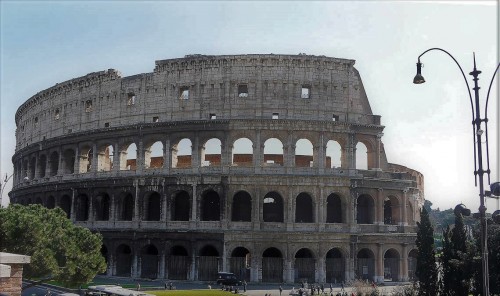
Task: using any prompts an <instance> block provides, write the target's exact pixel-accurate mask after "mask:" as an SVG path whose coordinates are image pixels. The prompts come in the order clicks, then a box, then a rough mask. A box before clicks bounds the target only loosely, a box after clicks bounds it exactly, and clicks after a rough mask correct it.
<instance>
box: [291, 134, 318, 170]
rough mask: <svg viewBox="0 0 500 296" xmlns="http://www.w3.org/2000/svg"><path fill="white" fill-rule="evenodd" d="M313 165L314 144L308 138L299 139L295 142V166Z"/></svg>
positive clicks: (308, 166)
mask: <svg viewBox="0 0 500 296" xmlns="http://www.w3.org/2000/svg"><path fill="white" fill-rule="evenodd" d="M313 165H314V150H313V144H312V143H311V141H309V140H308V139H299V140H298V141H297V142H296V143H295V166H296V167H301V168H312V167H313Z"/></svg>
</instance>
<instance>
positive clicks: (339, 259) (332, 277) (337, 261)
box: [326, 248, 345, 284]
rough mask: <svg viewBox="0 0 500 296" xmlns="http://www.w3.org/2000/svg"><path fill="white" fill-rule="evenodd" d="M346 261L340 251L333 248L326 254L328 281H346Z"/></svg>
mask: <svg viewBox="0 0 500 296" xmlns="http://www.w3.org/2000/svg"><path fill="white" fill-rule="evenodd" d="M344 271H345V260H344V256H342V252H341V251H340V249H337V248H333V249H331V250H330V251H328V253H326V281H327V282H329V283H335V284H336V283H342V282H343V281H344V280H345V276H344Z"/></svg>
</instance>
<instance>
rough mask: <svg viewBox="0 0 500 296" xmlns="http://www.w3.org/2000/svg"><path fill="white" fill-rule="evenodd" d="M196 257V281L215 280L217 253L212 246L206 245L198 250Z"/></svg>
mask: <svg viewBox="0 0 500 296" xmlns="http://www.w3.org/2000/svg"><path fill="white" fill-rule="evenodd" d="M198 255H199V257H198V280H199V281H211V280H213V279H215V278H217V272H218V270H219V259H220V258H219V251H217V249H216V248H215V247H214V246H212V245H206V246H204V247H203V248H201V249H200V252H199V253H198Z"/></svg>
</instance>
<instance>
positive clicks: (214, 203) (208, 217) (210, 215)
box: [200, 190, 220, 221]
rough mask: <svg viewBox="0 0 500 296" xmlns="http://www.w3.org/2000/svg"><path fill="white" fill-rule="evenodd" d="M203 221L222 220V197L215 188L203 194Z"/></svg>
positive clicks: (201, 209)
mask: <svg viewBox="0 0 500 296" xmlns="http://www.w3.org/2000/svg"><path fill="white" fill-rule="evenodd" d="M200 211H201V213H200V214H201V221H220V197H219V194H218V193H217V192H215V191H213V190H208V191H205V192H204V193H203V194H202V195H201V207H200Z"/></svg>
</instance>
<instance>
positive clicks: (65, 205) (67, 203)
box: [59, 194, 78, 219]
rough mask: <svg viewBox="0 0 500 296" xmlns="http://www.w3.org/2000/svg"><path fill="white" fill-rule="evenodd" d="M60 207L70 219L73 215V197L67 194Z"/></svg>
mask: <svg viewBox="0 0 500 296" xmlns="http://www.w3.org/2000/svg"><path fill="white" fill-rule="evenodd" d="M77 200H78V199H77ZM59 207H60V208H61V209H62V210H63V211H64V212H65V213H66V217H67V218H68V219H69V218H70V215H71V197H70V196H69V195H66V194H65V195H63V196H61V199H60V200H59Z"/></svg>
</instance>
